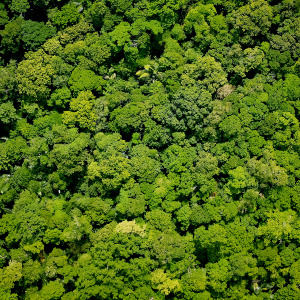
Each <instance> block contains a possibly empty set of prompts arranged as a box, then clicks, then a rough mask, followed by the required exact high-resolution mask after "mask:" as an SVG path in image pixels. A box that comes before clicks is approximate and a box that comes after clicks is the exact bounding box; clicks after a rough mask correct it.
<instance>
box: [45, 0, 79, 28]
mask: <svg viewBox="0 0 300 300" xmlns="http://www.w3.org/2000/svg"><path fill="white" fill-rule="evenodd" d="M79 16H80V14H79V12H78V8H77V6H76V5H75V4H74V3H71V4H67V5H65V6H63V7H62V9H61V10H60V11H57V12H56V13H54V15H53V16H52V18H51V21H52V22H53V23H54V24H55V25H56V26H57V27H58V28H65V27H67V26H68V25H73V24H75V23H76V22H77V21H78V19H79Z"/></svg>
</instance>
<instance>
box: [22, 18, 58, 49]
mask: <svg viewBox="0 0 300 300" xmlns="http://www.w3.org/2000/svg"><path fill="white" fill-rule="evenodd" d="M54 34H55V28H54V27H50V26H47V25H44V24H43V23H41V22H34V21H31V20H28V21H25V22H24V23H23V24H22V41H23V43H24V46H23V47H24V49H25V50H27V51H28V50H36V49H37V48H38V47H39V46H41V45H42V44H44V43H45V42H46V40H47V39H49V38H51V37H52V36H54Z"/></svg>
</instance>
